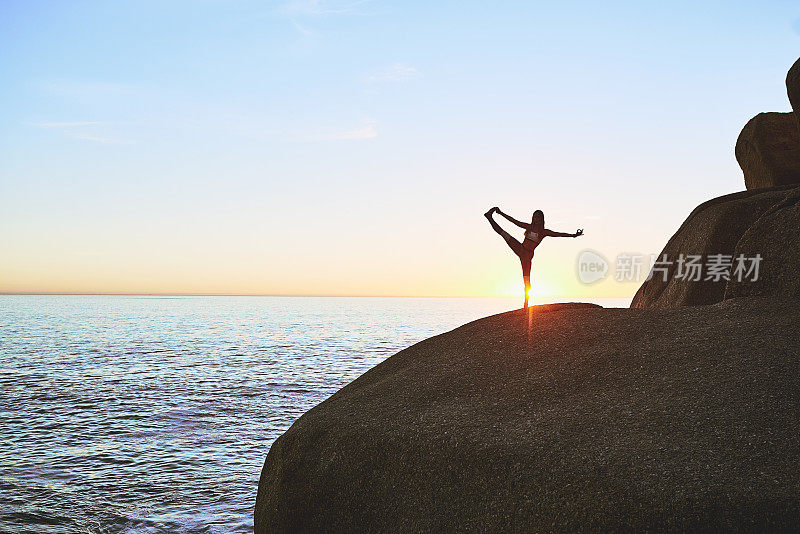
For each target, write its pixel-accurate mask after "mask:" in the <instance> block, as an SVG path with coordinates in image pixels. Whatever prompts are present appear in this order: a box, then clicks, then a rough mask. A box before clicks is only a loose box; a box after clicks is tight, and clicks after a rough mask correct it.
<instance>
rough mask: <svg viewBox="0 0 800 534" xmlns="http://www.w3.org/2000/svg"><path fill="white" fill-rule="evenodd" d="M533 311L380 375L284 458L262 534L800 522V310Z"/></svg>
mask: <svg viewBox="0 0 800 534" xmlns="http://www.w3.org/2000/svg"><path fill="white" fill-rule="evenodd" d="M546 311H548V310H547V309H544V310H542V309H541V308H540V307H536V308H534V309H533V310H532V312H531V315H530V317H529V316H528V315H526V313H525V312H524V311H523V310H519V311H514V312H509V313H505V314H501V315H496V316H493V317H488V318H486V319H481V320H479V321H475V322H472V323H469V324H467V325H464V326H462V327H460V328H458V329H456V330H453V331H452V332H448V333H446V334H442V335H439V336H436V337H433V338H430V339H428V340H425V341H423V342H421V343H418V344H416V345H414V346H412V347H409V348H408V349H405V350H403V351H401V352H399V353H398V354H396V355H394V356H392V357H391V358H389V359H388V360H386V361H384V362H383V363H381V364H380V365H378V366H376V367H374V368H373V369H371V370H370V371H368V372H367V373H365V374H364V375H363V376H361V377H360V378H358V379H357V380H355V381H354V382H352V383H351V384H349V385H348V386H346V387H345V388H343V389H342V390H341V391H339V392H338V393H336V394H335V395H333V396H332V397H331V398H329V399H328V400H326V401H324V402H323V403H321V404H320V405H318V406H317V407H315V408H313V409H312V410H310V411H309V412H307V413H306V414H304V415H303V416H302V417H301V418H300V419H299V420H298V421H297V422H296V423H295V424H294V425H293V426H292V427H291V428H290V429H289V430H288V431H287V432H286V433H285V434H284V435H283V436H281V437H280V438H279V439H278V440H277V441H276V442H275V443H274V445H273V446H272V448H271V449H270V451H269V455H268V456H267V459H266V462H265V464H264V469H263V471H262V473H261V479H260V482H259V490H258V498H257V501H256V510H255V526H256V532H271V533H275V532H277V533H280V532H454V531H458V532H470V531H480V532H543V531H547V532H550V531H565V532H572V531H614V532H618V531H648V530H649V531H752V532H759V531H789V530H797V529H798V528H800V491H798V488H800V456H799V455H798V451H799V450H800V449H798V437H797V436H798V435H800V329H797V325H798V324H800V307H798V305H797V301H796V300H794V299H777V298H756V297H748V298H742V299H732V300H727V301H724V302H722V303H720V304H716V305H714V306H696V307H685V308H678V309H669V310H663V309H600V308H570V307H562V308H561V309H558V310H554V311H549V312H548V313H543V312H546Z"/></svg>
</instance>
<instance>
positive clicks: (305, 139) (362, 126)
mask: <svg viewBox="0 0 800 534" xmlns="http://www.w3.org/2000/svg"><path fill="white" fill-rule="evenodd" d="M375 137H378V121H376V120H374V119H369V118H367V119H362V120H361V121H359V122H358V124H357V125H356V126H353V127H350V128H340V129H326V130H309V129H305V130H304V131H295V132H284V133H283V134H281V135H280V136H279V137H276V139H280V140H283V141H289V142H294V143H319V142H321V141H359V140H364V139H373V138H375Z"/></svg>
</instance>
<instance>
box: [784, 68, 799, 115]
mask: <svg viewBox="0 0 800 534" xmlns="http://www.w3.org/2000/svg"><path fill="white" fill-rule="evenodd" d="M786 92H787V93H788V94H789V102H790V103H791V104H792V109H793V110H794V112H795V115H797V116H798V117H800V59H798V60H797V61H795V62H794V65H792V68H790V69H789V72H788V74H786Z"/></svg>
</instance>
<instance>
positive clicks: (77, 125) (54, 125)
mask: <svg viewBox="0 0 800 534" xmlns="http://www.w3.org/2000/svg"><path fill="white" fill-rule="evenodd" d="M27 124H28V125H29V126H34V127H37V128H47V129H51V130H57V131H59V132H60V133H61V134H62V135H64V136H65V137H69V138H71V139H81V140H83V141H92V142H95V143H120V142H121V141H120V140H118V139H113V138H111V137H105V136H102V135H97V127H98V126H107V125H112V124H117V123H113V122H108V121H53V122H29V123H27Z"/></svg>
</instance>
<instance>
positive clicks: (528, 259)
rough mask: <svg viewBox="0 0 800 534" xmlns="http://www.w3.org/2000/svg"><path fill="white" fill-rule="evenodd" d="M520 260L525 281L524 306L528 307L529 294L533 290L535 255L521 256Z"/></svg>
mask: <svg viewBox="0 0 800 534" xmlns="http://www.w3.org/2000/svg"><path fill="white" fill-rule="evenodd" d="M519 260H520V261H521V262H522V281H523V282H524V283H525V304H524V306H523V307H524V308H527V307H528V295H529V294H530V291H531V263H532V262H533V256H527V255H526V256H524V257H523V256H521V257H520V258H519Z"/></svg>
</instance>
